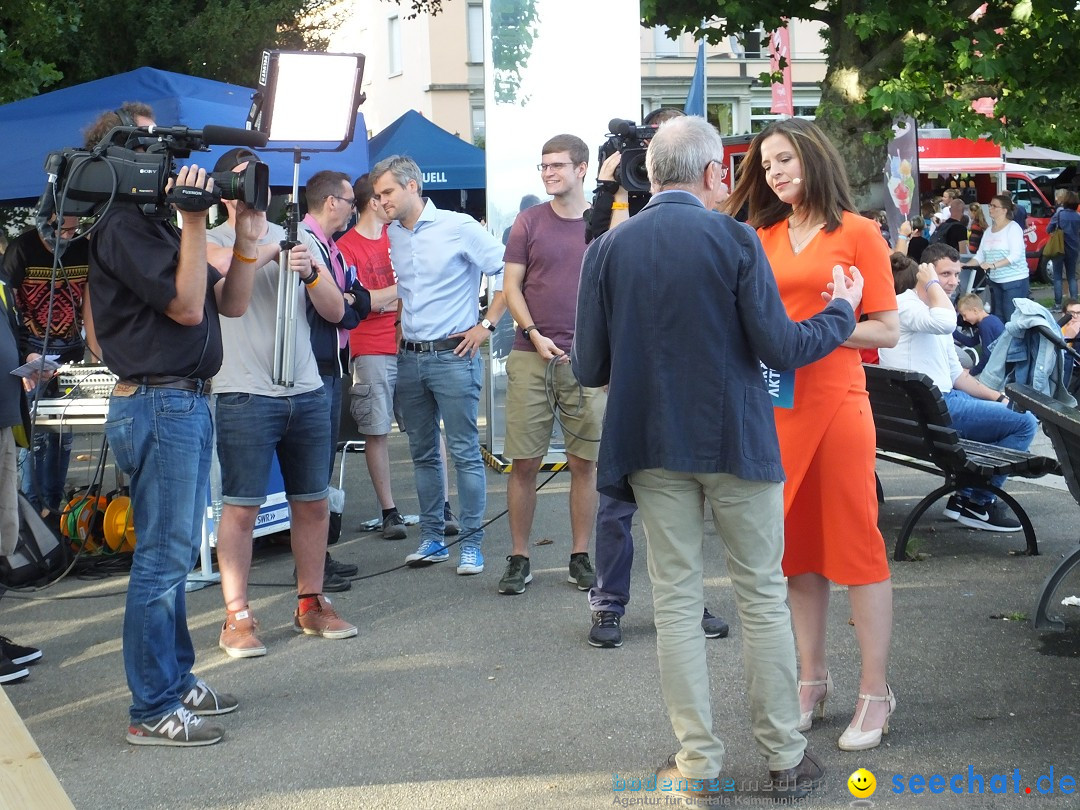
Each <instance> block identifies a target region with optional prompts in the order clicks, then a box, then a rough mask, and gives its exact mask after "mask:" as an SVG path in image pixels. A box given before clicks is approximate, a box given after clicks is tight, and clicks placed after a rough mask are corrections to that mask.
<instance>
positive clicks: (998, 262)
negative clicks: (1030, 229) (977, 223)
mask: <svg viewBox="0 0 1080 810" xmlns="http://www.w3.org/2000/svg"><path fill="white" fill-rule="evenodd" d="M989 207H990V227H989V228H988V229H987V230H986V231H984V232H983V236H982V241H981V242H979V249H978V250H977V251H976V252H975V256H974V257H972V259H971V260H970V261H969V262H967V266H968V267H972V266H976V265H977V266H979V267H981V268H982V269H983V270H985V271H986V272H987V275H988V276H989V279H990V310H991V312H993V313H994V314H995V315H997V316H998V317H999V318H1001V320H1002V321H1005V322H1006V323H1007V322H1008V320H1009V318H1011V317H1012V313H1013V299H1014V298H1027V297H1028V295H1029V293H1030V292H1031V290H1030V287H1029V286H1028V265H1027V254H1026V251H1025V248H1024V232H1023V230H1021V228H1020V226H1019V225H1017V224H1016V223H1015V222H1013V219H1012V215H1013V211H1014V210H1015V208H1016V206H1015V205H1014V204H1013V201H1012V198H1011V197H1010V196H1009V195H1008V194H995V195H994V197H993V198H992V199H991V200H990V206H989Z"/></svg>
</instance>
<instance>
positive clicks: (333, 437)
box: [322, 374, 341, 481]
mask: <svg viewBox="0 0 1080 810" xmlns="http://www.w3.org/2000/svg"><path fill="white" fill-rule="evenodd" d="M322 384H323V390H324V391H326V396H327V397H329V399H330V462H329V464H328V466H327V468H326V469H327V473H328V474H329V476H330V478H329V480H330V481H333V480H334V458H335V457H336V456H337V442H338V433H340V431H341V375H340V374H323V375H322Z"/></svg>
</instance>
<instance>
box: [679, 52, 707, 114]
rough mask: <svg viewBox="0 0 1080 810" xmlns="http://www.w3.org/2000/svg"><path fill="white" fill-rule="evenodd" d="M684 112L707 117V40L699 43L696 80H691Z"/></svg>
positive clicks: (695, 71)
mask: <svg viewBox="0 0 1080 810" xmlns="http://www.w3.org/2000/svg"><path fill="white" fill-rule="evenodd" d="M683 112H684V113H686V114H687V115H700V116H701V117H702V118H704V117H705V40H701V42H699V43H698V49H697V62H696V64H695V65H694V78H693V79H691V80H690V92H689V93H687V94H686V104H685V105H684V106H683Z"/></svg>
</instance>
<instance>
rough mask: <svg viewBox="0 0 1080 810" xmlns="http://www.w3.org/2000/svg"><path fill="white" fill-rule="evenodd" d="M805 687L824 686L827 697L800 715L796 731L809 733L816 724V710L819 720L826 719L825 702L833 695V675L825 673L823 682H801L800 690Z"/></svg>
mask: <svg viewBox="0 0 1080 810" xmlns="http://www.w3.org/2000/svg"><path fill="white" fill-rule="evenodd" d="M804 686H824V687H825V696H824V697H822V698H821V700H819V701H818V702H817V703H815V704H814V705H813V706H811V707H810V709H809V710H808V711H805V712H802V713H801V714H800V715H799V725H797V726H796V727H795V730H796V731H809V730H810V727H811V726H812V725H813V724H814V710H815V709H816V710H817V714H818V720H823V719H825V701H826V700H828V699H829V696H830V695H831V694H832V691H833V689H832V673H830V672H826V673H825V680H823V681H799V689H800V690H801V689H802V688H803V687H804Z"/></svg>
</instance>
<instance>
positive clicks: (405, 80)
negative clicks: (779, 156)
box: [330, 0, 825, 146]
mask: <svg viewBox="0 0 1080 810" xmlns="http://www.w3.org/2000/svg"><path fill="white" fill-rule="evenodd" d="M346 3H347V5H348V7H349V8H350V10H349V11H348V13H347V14H346V22H345V24H344V25H342V26H341V28H339V29H338V31H337V32H336V33H335V34H334V35H333V37H332V38H331V43H330V50H332V51H342V52H352V51H359V52H361V53H363V54H365V55H366V56H367V63H366V66H365V70H364V91H365V92H366V93H367V97H368V100H367V102H366V103H365V104H364V107H363V111H364V118H365V120H366V121H367V125H368V127H369V135H370V134H373V133H375V132H379V131H380V130H381V129H382V128H383V127H385V126H386V125H388V124H389V123H391V122H392V121H394V120H395V119H396V118H398V117H399V116H400V115H402V114H403V113H404V112H405V111H406V110H410V109H414V110H417V111H419V112H420V113H421V114H423V115H424V116H425V117H426V118H428V119H429V120H431V121H433V122H434V123H436V124H438V125H439V126H440V127H442V128H443V129H445V130H447V131H449V132H453V133H455V134H456V135H458V136H459V137H460V138H462V139H464V140H466V141H470V142H472V143H475V144H477V145H478V146H483V145H484V136H485V127H484V44H485V36H486V32H485V20H484V4H483V2H482V0H449V1H448V2H445V3H444V4H443V11H442V12H441V13H440V14H438V15H436V16H431V15H428V14H420V15H417V16H416V17H415V18H414V19H408V17H409V13H410V12H409V8H408V5H407V4H404V3H403V4H402V5H398V4H397V3H392V2H385V1H384V0H346ZM788 27H789V32H790V45H791V51H792V60H791V64H792V97H793V101H794V106H795V114H796V115H800V116H807V117H812V116H813V115H814V111H815V110H816V108H817V105H818V102H819V100H820V97H821V91H820V82H821V80H822V79H823V78H824V77H825V57H824V55H823V47H824V43H823V41H822V39H821V35H820V32H821V24H820V23H817V22H813V21H806V20H792V21H791V23H790V24H789V26H788ZM640 36H641V39H640V49H641V109H640V110H639V111H638V113H639V115H640V116H644V115H646V114H647V113H649V112H650V111H651V110H654V109H656V108H658V107H664V106H667V107H679V108H681V107H682V106H683V104H684V103H685V101H686V96H687V93H688V92H689V89H690V83H691V79H692V77H693V74H694V65H695V61H696V57H697V51H698V45H697V42H696V41H695V40H694V39H693V37H691V36H690V35H689V34H683V35H681V36H679V37H677V38H676V39H674V40H673V39H670V38H669V37H668V36H667V31H666V29H664V28H660V27H658V28H642V29H641V34H640ZM767 49H768V32H765V31H761V30H758V31H750V32H747V33H746V35H745V36H744V37H743V38H742V41H741V42H740V41H739V40H738V39H736V38H735V37H728V38H727V40H726V41H724V42H721V43H718V44H716V45H706V47H705V54H706V65H707V68H706V75H707V94H708V98H707V103H708V117H709V120H711V121H712V122H713V123H714V124H716V126H717V127H718V129H719V130H720V133H721V134H722V135H739V134H744V133H753V132H757V131H759V130H760V129H761V128H762V127H764V126H765V124H766V123H768V121H770V120H773V119H774V118H776V117H777V116H776V115H774V114H773V113H772V112H770V106H771V103H772V99H771V89H770V87H769V86H768V85H763V84H761V82H760V81H759V80H758V77H759V76H760V74H762V73H764V72H767V71H768V70H769V54H768V50H767ZM620 112H621V114H622V115H624V116H629V115H631V114H632V111H612V115H613V116H615V115H617V114H620ZM639 120H640V118H639Z"/></svg>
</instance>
